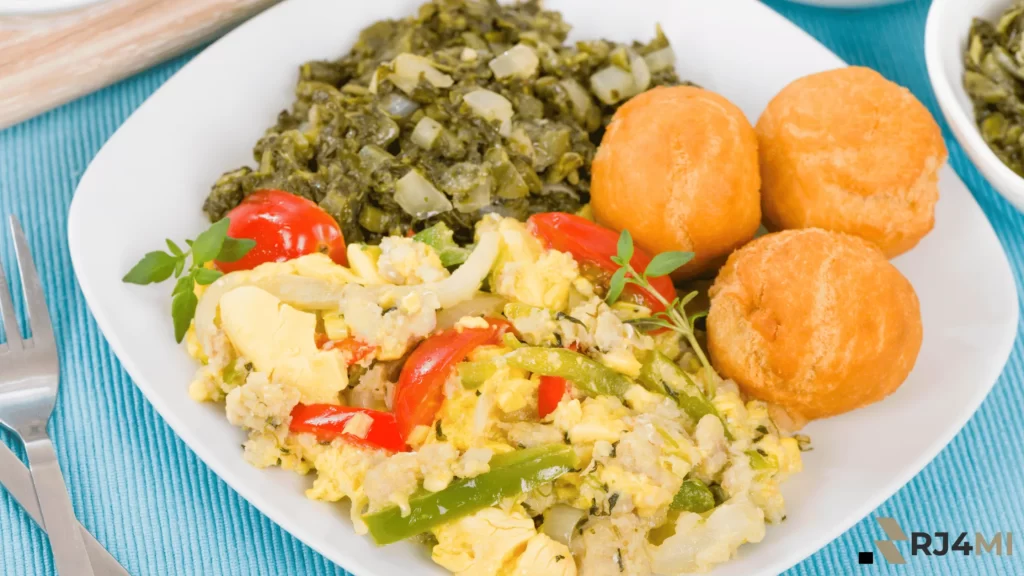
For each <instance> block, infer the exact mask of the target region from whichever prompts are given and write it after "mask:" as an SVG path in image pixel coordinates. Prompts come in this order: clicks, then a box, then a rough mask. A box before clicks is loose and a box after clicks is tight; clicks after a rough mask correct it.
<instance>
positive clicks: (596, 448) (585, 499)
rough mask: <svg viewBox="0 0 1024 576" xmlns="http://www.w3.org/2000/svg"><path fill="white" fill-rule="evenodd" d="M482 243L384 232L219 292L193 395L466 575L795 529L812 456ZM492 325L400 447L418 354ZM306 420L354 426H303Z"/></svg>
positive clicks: (553, 568) (524, 264) (558, 566)
mask: <svg viewBox="0 0 1024 576" xmlns="http://www.w3.org/2000/svg"><path fill="white" fill-rule="evenodd" d="M471 250H472V251H471V253H469V255H468V259H466V260H465V262H464V263H463V264H461V266H458V267H454V266H453V267H451V270H452V271H449V269H448V268H445V266H444V265H442V259H441V258H440V257H439V254H438V252H439V250H435V247H432V246H431V245H429V244H427V243H424V242H421V241H418V240H416V239H413V238H400V237H390V238H386V239H384V241H383V242H381V244H380V246H364V245H359V244H353V245H350V246H349V247H348V260H349V266H348V267H342V266H339V265H337V264H335V263H333V262H332V261H331V260H330V259H328V258H327V257H326V256H324V255H321V254H313V255H309V256H304V257H302V258H299V259H296V260H292V261H288V262H283V263H270V264H264V265H262V266H259V267H258V268H256V269H254V270H251V271H241V272H234V273H231V274H228V275H226V276H224V277H222V278H220V279H219V280H218V281H217V282H215V283H213V284H212V285H210V286H208V287H204V288H201V290H203V292H202V293H201V294H200V303H199V307H198V310H197V313H196V318H195V324H194V326H193V328H192V330H191V331H190V332H189V334H188V345H189V352H190V353H191V355H192V356H194V357H195V358H196V359H197V360H198V361H199V362H201V363H202V366H201V367H200V368H199V370H198V372H197V375H196V378H195V380H194V381H193V382H192V384H191V387H190V389H189V393H190V395H191V396H192V397H193V398H194V399H195V400H197V401H217V402H219V401H224V403H225V407H226V413H227V417H228V419H229V420H230V421H231V423H232V424H234V425H237V426H239V427H241V428H243V429H244V430H245V431H246V432H247V434H248V439H247V440H246V442H245V445H244V451H245V458H246V459H247V460H248V461H249V462H251V463H252V464H253V465H254V466H257V467H261V468H262V467H267V466H282V467H284V468H287V469H291V470H294V471H296V472H298V473H299V474H307V473H310V472H312V473H313V474H314V475H315V479H314V480H313V483H312V486H311V487H310V488H309V490H308V491H307V495H308V496H309V497H310V498H313V499H317V500H323V501H326V502H337V501H340V500H342V499H348V500H350V501H351V503H352V508H351V509H352V521H353V523H354V526H355V529H356V531H357V532H359V533H363V534H365V533H367V532H369V533H370V536H372V537H373V538H374V539H375V540H377V541H378V542H382V543H387V542H390V541H394V540H397V539H400V538H405V537H408V536H416V537H418V538H420V539H421V540H422V541H424V542H425V543H426V544H427V545H429V546H431V547H432V558H433V559H434V561H435V562H437V563H438V564H440V565H441V566H444V567H445V568H447V569H448V570H450V571H452V572H453V573H456V574H460V575H480V576H483V575H511V574H522V575H527V574H529V575H545V574H550V575H574V574H582V575H585V576H596V575H604V574H613V575H619V574H638V575H644V574H651V573H658V574H678V573H682V572H694V571H705V570H708V569H709V568H711V567H712V566H713V565H715V564H717V563H720V562H724V561H726V560H728V559H729V558H730V557H732V556H733V554H734V553H735V552H736V550H737V549H738V548H739V546H740V545H742V544H743V543H745V542H759V541H760V540H761V539H762V538H763V537H764V535H765V525H766V523H774V522H779V521H781V520H782V519H783V518H784V505H783V499H782V496H781V494H780V491H779V485H780V483H781V482H782V481H783V480H785V479H786V478H787V477H788V476H789V475H790V474H793V473H795V472H798V471H800V469H801V459H800V451H799V448H798V445H797V442H796V440H795V439H793V438H789V437H784V436H783V435H781V434H780V433H779V430H778V428H777V427H776V426H775V424H774V423H773V422H772V420H771V418H770V417H769V415H768V411H767V407H766V405H765V404H764V403H763V402H760V401H745V400H744V398H743V397H742V396H741V395H740V393H739V391H738V389H737V387H736V386H735V385H734V384H733V383H732V382H730V381H722V380H721V379H720V378H719V377H718V376H717V375H716V374H714V372H713V371H712V370H710V369H709V368H707V367H705V366H703V365H702V363H701V362H700V361H698V355H696V354H695V350H694V349H693V348H692V347H691V346H690V345H689V344H688V343H687V342H688V340H686V339H684V338H682V337H681V336H680V334H679V333H678V332H677V331H673V330H654V331H650V330H647V331H644V330H642V329H641V328H643V326H642V324H641V323H637V322H634V320H635V319H637V318H642V317H643V316H644V315H645V314H646V313H648V311H646V310H645V309H644V308H643V307H642V306H638V305H636V304H629V303H625V302H618V303H614V304H612V305H609V304H607V303H606V301H605V299H604V298H603V297H602V295H601V294H599V292H601V291H602V290H603V288H596V287H595V284H594V283H593V282H592V281H591V280H588V278H587V277H585V276H584V275H581V272H580V267H579V265H578V264H577V262H576V261H574V259H573V257H572V256H571V255H569V254H567V253H563V252H558V251H556V250H550V249H545V248H544V247H543V246H542V244H541V243H540V242H539V241H538V240H537V238H535V237H534V236H533V235H531V234H530V233H529V232H528V231H527V228H526V226H525V225H524V224H523V223H522V222H519V221H516V220H514V219H510V218H507V219H502V218H499V217H496V216H490V217H488V218H486V219H484V220H482V221H481V222H480V223H479V224H478V225H477V228H476V243H475V245H474V246H472V247H471ZM485 318H487V319H485ZM496 319H497V320H504V321H506V322H507V323H508V324H509V325H510V326H507V327H506V329H504V330H501V331H496V332H495V334H496V337H495V338H494V339H493V340H491V341H489V342H488V343H486V344H485V345H480V346H477V347H476V348H475V349H472V350H471V351H469V352H468V356H466V357H464V358H458V359H457V360H456V361H457V366H455V367H453V368H449V370H448V371H447V372H445V373H444V374H441V376H440V377H441V378H442V379H443V380H444V381H443V403H441V404H440V408H439V409H438V410H437V412H436V415H435V416H434V419H433V421H432V422H429V423H428V422H421V423H419V424H418V425H416V426H415V428H413V429H412V430H411V431H410V432H409V433H408V434H405V435H404V436H403V437H402V438H401V441H400V442H399V444H398V448H397V449H395V445H394V443H393V442H394V439H395V438H396V436H394V435H393V434H392V432H393V430H391V429H390V428H389V426H393V425H394V421H395V417H396V416H397V418H398V422H399V424H401V422H402V418H403V417H402V415H401V414H395V415H393V414H392V411H393V410H394V409H395V406H394V397H395V388H396V385H397V384H398V382H399V380H402V383H403V385H405V380H406V379H407V378H408V379H410V381H412V380H413V379H414V376H407V375H406V374H405V372H406V371H409V372H412V370H408V367H407V366H405V365H404V364H405V363H406V361H407V359H408V358H410V356H409V354H410V352H412V351H413V350H414V349H416V348H417V347H418V346H419V345H420V344H421V343H423V342H424V341H426V342H430V338H431V336H433V335H436V334H438V333H447V334H449V335H450V336H451V335H452V334H463V333H465V332H467V331H469V332H470V333H472V331H474V330H476V331H484V330H487V329H489V327H492V326H494V322H495V320H496ZM451 338H455V337H454V336H451ZM415 357H416V355H415V354H414V355H413V356H412V358H415ZM701 357H702V356H701ZM421 376H422V375H421ZM427 377H428V378H429V377H431V376H429V375H428V376H427ZM433 377H436V374H435V375H434V376H433ZM559 386H562V388H559ZM552 390H553V391H554V392H552ZM325 406H326V407H325ZM332 406H336V407H337V408H336V409H332V408H331V407H332ZM302 407H306V408H307V410H316V411H318V412H317V413H318V414H322V415H327V414H341V415H342V416H341V417H337V418H335V419H334V420H330V418H329V417H328V416H322V417H320V419H319V420H317V419H315V418H313V419H310V418H305V417H304V420H303V421H302V422H296V421H295V415H298V414H299V413H300V412H298V411H297V410H300V409H302ZM311 407H315V408H311ZM342 407H348V408H342ZM353 407H354V408H359V409H365V410H362V411H361V410H353V409H352V408H353ZM332 410H333V411H332ZM542 413H543V416H542ZM389 419H390V420H389ZM328 420H330V425H331V426H334V428H332V429H333V430H334V432H335V434H334V435H333V437H332V436H330V435H325V434H323V433H321V432H322V431H323V428H322V426H323V424H324V422H328ZM318 426H321V428H317V427H318ZM318 430H319V431H320V432H318ZM382 438H385V440H382ZM387 441H390V442H392V443H391V444H386V443H385V442H387ZM383 446H390V448H392V449H387V448H384V447H383ZM405 446H407V447H408V448H407V449H405ZM397 450H404V451H397ZM431 506H432V507H433V508H431Z"/></svg>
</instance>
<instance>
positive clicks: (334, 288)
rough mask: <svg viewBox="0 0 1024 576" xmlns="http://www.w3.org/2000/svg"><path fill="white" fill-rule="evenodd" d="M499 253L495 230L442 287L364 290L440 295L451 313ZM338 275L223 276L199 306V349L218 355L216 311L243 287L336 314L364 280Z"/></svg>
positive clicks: (470, 294)
mask: <svg viewBox="0 0 1024 576" xmlns="http://www.w3.org/2000/svg"><path fill="white" fill-rule="evenodd" d="M499 248H500V243H499V237H498V233H497V232H496V231H486V232H482V233H481V234H480V237H479V239H478V240H477V243H476V247H475V248H473V252H472V253H470V255H469V258H467V259H466V261H465V262H463V264H462V266H459V268H458V269H457V270H456V271H455V272H454V273H453V274H452V275H451V276H449V277H448V278H445V279H444V280H441V281H440V282H433V283H430V284H416V285H412V286H391V285H382V284H377V285H373V286H367V287H366V288H365V289H366V290H367V291H369V294H372V295H374V296H375V297H376V296H380V295H381V294H382V293H383V292H384V291H387V293H388V294H389V295H390V296H392V297H393V299H395V300H400V299H401V298H402V297H403V296H405V295H406V294H408V293H410V292H420V293H430V294H434V295H435V296H437V301H438V303H439V304H440V305H441V307H442V308H450V307H453V306H455V305H457V304H459V303H461V302H465V301H466V300H470V299H472V298H473V297H474V296H476V295H477V294H479V293H480V292H479V291H480V286H481V285H482V284H483V281H484V278H486V277H487V275H488V274H489V273H490V271H491V267H492V266H494V261H495V260H497V258H498V250H499ZM335 274H336V275H337V278H336V279H333V280H331V281H328V280H323V279H320V278H310V277H307V276H298V275H296V274H281V275H278V276H269V277H264V278H261V279H257V280H253V279H252V275H253V273H252V271H250V270H241V271H238V272H232V273H230V274H225V275H224V276H221V277H220V278H218V279H217V280H216V281H215V282H214V283H213V284H210V285H209V286H208V287H207V288H206V291H205V292H203V296H202V297H201V298H200V299H199V304H198V306H197V307H196V316H195V326H196V336H197V337H198V338H199V345H200V346H201V347H202V348H203V352H204V353H206V355H207V356H213V336H214V334H215V333H216V331H217V325H216V317H217V310H218V309H219V308H220V299H221V297H222V296H223V295H224V294H227V293H228V292H230V291H231V290H233V289H235V288H238V287H239V286H258V287H260V288H262V289H264V290H266V291H267V292H270V293H271V294H273V295H274V296H277V297H278V298H280V299H281V301H283V302H285V303H286V304H289V305H291V306H295V307H296V308H299V309H301V310H336V309H338V307H339V306H340V302H341V299H342V297H343V295H344V290H345V287H346V286H347V285H348V284H362V283H363V282H365V280H363V279H361V278H359V277H357V276H355V275H354V274H352V272H351V271H349V270H348V268H338V269H337V270H336V272H335Z"/></svg>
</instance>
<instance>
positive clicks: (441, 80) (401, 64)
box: [388, 53, 454, 94]
mask: <svg viewBox="0 0 1024 576" xmlns="http://www.w3.org/2000/svg"><path fill="white" fill-rule="evenodd" d="M391 66H392V68H393V72H392V73H391V74H389V75H388V80H390V81H391V83H392V84H394V85H395V86H397V87H398V89H399V90H401V91H402V92H405V93H406V94H412V91H413V90H415V89H416V86H417V85H419V83H420V78H421V77H422V78H423V79H425V80H426V81H427V82H429V83H430V84H431V85H432V86H434V87H435V88H450V87H451V86H452V84H454V80H452V77H451V76H449V75H447V74H445V73H444V72H441V71H440V70H438V69H437V68H434V66H433V64H432V63H431V62H430V60H428V59H426V58H424V57H422V56H416V55H414V54H408V53H404V54H399V55H398V56H396V57H395V59H394V61H393V62H392V63H391Z"/></svg>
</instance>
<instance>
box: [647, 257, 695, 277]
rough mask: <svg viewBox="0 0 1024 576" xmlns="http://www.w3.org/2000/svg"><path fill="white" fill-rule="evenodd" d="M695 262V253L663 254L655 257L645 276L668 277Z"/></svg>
mask: <svg viewBox="0 0 1024 576" xmlns="http://www.w3.org/2000/svg"><path fill="white" fill-rule="evenodd" d="M690 260H693V252H662V253H661V254H658V255H657V256H655V257H654V258H653V259H652V260H651V263H650V264H648V265H647V269H646V270H644V276H646V277H648V278H657V277H659V276H668V275H669V274H671V273H673V272H675V271H676V270H678V269H680V268H682V267H683V266H684V265H685V264H686V263H687V262H689V261H690Z"/></svg>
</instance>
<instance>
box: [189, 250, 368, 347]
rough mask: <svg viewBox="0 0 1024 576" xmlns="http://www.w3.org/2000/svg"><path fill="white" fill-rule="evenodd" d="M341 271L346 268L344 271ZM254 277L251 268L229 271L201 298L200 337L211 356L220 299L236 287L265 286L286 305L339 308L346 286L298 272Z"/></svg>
mask: <svg viewBox="0 0 1024 576" xmlns="http://www.w3.org/2000/svg"><path fill="white" fill-rule="evenodd" d="M340 270H344V272H341V271H340ZM340 270H339V272H338V273H339V274H341V275H342V276H343V277H347V276H351V278H346V279H347V280H348V282H352V283H359V282H362V280H360V279H358V278H357V277H356V276H354V275H352V274H351V273H350V272H348V270H347V269H344V268H342V269H340ZM251 277H252V273H251V272H250V271H248V270H240V271H238V272H232V273H230V274H225V275H224V276H221V277H220V278H218V279H217V281H215V282H214V283H213V284H210V285H209V286H208V287H207V288H206V291H204V292H203V296H202V297H201V298H200V299H199V304H198V305H197V306H196V315H195V326H196V337H197V338H198V340H199V345H200V346H201V347H202V349H203V352H204V353H205V354H206V355H207V356H210V355H212V354H213V335H214V333H215V332H216V331H217V326H216V324H215V319H216V317H217V309H218V307H219V306H220V299H221V297H222V296H224V295H225V294H227V293H228V292H230V291H232V290H234V289H235V288H238V287H240V286H256V287H258V288H262V289H263V290H266V291H267V292H269V293H271V294H273V295H274V296H276V297H277V298H279V299H280V300H281V301H282V302H284V303H285V304H288V305H290V306H294V307H296V308H299V309H300V310H336V309H337V308H338V306H339V302H340V301H341V293H342V288H343V287H344V286H345V285H346V283H345V282H328V281H327V280H321V279H319V278H310V277H307V276H297V275H295V274H281V275H278V276H269V277H265V278H261V279H258V280H252V279H251Z"/></svg>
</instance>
